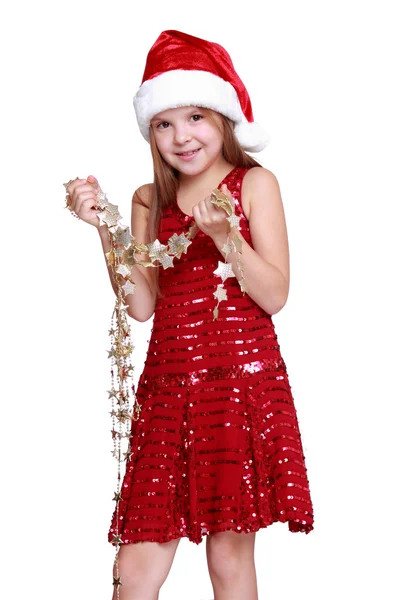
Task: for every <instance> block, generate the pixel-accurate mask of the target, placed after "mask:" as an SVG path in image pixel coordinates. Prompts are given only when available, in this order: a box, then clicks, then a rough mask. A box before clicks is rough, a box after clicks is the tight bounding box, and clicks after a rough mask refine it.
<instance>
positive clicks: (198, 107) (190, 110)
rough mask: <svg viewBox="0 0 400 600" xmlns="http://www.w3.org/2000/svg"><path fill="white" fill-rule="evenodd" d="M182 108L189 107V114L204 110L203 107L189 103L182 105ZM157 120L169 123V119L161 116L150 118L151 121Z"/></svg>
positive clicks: (155, 121)
mask: <svg viewBox="0 0 400 600" xmlns="http://www.w3.org/2000/svg"><path fill="white" fill-rule="evenodd" d="M181 108H187V111H186V112H187V113H188V114H189V113H191V112H196V111H200V110H202V108H203V107H202V106H192V105H189V106H185V107H181ZM157 121H159V122H160V123H164V121H167V122H168V123H169V121H168V119H165V118H164V119H162V118H161V117H157V118H156V117H153V118H152V119H150V123H157Z"/></svg>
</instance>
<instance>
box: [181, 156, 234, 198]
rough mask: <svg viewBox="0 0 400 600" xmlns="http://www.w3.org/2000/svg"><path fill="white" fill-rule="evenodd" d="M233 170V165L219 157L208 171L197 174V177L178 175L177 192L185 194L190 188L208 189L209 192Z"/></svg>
mask: <svg viewBox="0 0 400 600" xmlns="http://www.w3.org/2000/svg"><path fill="white" fill-rule="evenodd" d="M233 168H234V165H232V164H231V163H229V162H228V161H226V160H225V159H224V158H222V157H221V159H220V160H218V161H215V163H214V164H212V165H211V166H210V167H209V168H208V169H206V170H205V171H203V172H202V173H198V175H186V174H184V173H179V191H180V192H182V193H185V192H186V191H187V190H188V189H189V188H191V187H192V186H193V187H196V188H206V189H208V188H210V191H211V189H212V188H213V187H215V186H216V185H218V183H219V182H220V181H222V179H224V178H225V177H226V175H227V174H228V173H229V172H230V171H231V170H232V169H233Z"/></svg>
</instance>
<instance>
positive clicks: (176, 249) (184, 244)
mask: <svg viewBox="0 0 400 600" xmlns="http://www.w3.org/2000/svg"><path fill="white" fill-rule="evenodd" d="M191 243H192V242H191V241H190V240H188V238H187V237H186V236H185V234H184V233H181V234H180V235H177V234H176V233H174V235H173V236H171V237H170V238H169V240H168V246H169V251H170V252H171V253H172V254H175V255H176V256H177V257H178V258H180V257H181V254H182V252H183V253H185V254H187V249H188V247H189V246H190V244H191Z"/></svg>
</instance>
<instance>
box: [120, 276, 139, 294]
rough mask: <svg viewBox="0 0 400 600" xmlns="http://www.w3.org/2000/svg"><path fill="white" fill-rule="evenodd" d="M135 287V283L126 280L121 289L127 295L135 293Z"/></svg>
mask: <svg viewBox="0 0 400 600" xmlns="http://www.w3.org/2000/svg"><path fill="white" fill-rule="evenodd" d="M135 287H136V285H135V284H134V283H132V281H129V280H128V281H127V282H126V283H125V285H123V286H122V289H123V290H124V293H125V296H128V294H134V293H135Z"/></svg>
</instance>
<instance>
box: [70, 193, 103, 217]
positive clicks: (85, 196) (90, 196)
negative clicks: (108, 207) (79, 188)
mask: <svg viewBox="0 0 400 600" xmlns="http://www.w3.org/2000/svg"><path fill="white" fill-rule="evenodd" d="M88 200H90V201H91V202H93V204H97V197H96V195H95V194H94V193H93V190H90V191H88V192H86V193H82V194H79V196H78V197H77V198H76V200H75V205H74V207H73V210H75V212H76V213H79V211H80V210H81V209H82V205H83V204H84V202H87V201H88Z"/></svg>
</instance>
